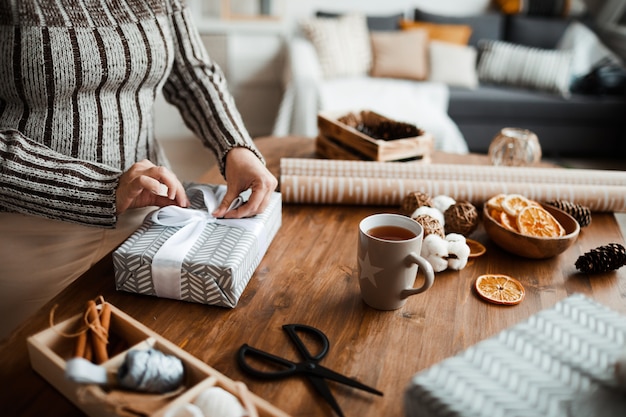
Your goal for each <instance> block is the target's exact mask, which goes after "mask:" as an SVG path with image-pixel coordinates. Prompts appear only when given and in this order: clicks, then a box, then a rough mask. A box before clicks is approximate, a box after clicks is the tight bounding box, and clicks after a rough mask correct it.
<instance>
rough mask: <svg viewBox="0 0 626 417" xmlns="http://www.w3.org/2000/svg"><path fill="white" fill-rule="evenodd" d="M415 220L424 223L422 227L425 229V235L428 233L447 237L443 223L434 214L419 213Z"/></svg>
mask: <svg viewBox="0 0 626 417" xmlns="http://www.w3.org/2000/svg"><path fill="white" fill-rule="evenodd" d="M413 220H415V221H416V222H418V223H419V224H421V225H422V228H423V229H424V237H426V236H428V235H438V236H440V237H441V238H445V237H446V235H445V233H444V230H443V225H442V224H441V222H440V221H439V220H437V219H435V218H434V217H433V216H429V215H428V214H418V215H417V216H416V217H414V218H413Z"/></svg>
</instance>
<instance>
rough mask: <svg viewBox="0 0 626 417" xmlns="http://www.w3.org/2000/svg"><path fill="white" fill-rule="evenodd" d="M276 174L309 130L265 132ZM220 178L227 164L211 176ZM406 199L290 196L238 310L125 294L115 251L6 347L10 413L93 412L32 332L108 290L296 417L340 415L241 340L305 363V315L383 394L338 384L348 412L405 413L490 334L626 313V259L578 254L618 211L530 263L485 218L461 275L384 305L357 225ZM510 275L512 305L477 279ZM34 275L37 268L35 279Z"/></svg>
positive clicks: (5, 394)
mask: <svg viewBox="0 0 626 417" xmlns="http://www.w3.org/2000/svg"><path fill="white" fill-rule="evenodd" d="M257 143H258V145H259V147H260V149H261V151H262V152H263V154H264V155H265V156H266V158H267V159H268V166H269V167H270V169H271V170H272V171H273V172H274V173H278V166H279V165H278V164H279V159H280V157H282V156H290V157H309V156H312V155H313V154H314V152H313V141H312V140H311V139H306V138H262V139H260V140H258V141H257ZM434 159H435V161H440V162H454V160H457V161H459V162H463V163H470V162H475V163H480V162H485V157H484V156H476V155H472V156H464V157H458V156H455V157H452V156H445V155H439V154H437V155H436V156H435V158H434ZM202 180H204V181H207V182H217V181H221V177H220V176H219V173H218V171H217V169H216V168H214V169H213V170H211V171H210V172H208V173H207V174H206V175H205V176H203V177H202ZM382 211H396V208H395V207H363V206H359V207H352V206H309V205H289V204H285V205H284V206H283V224H282V228H281V230H280V231H279V233H278V235H277V237H276V238H275V239H274V241H273V242H272V244H271V246H270V248H269V250H268V252H267V254H266V255H265V257H264V259H263V261H262V262H261V264H260V266H259V267H258V269H257V271H256V273H255V274H254V276H253V278H252V279H251V281H250V283H249V284H248V286H247V288H246V290H245V291H244V293H243V295H242V297H241V299H240V301H239V304H238V305H237V307H236V308H234V309H224V308H219V307H212V306H206V305H201V304H192V303H185V302H180V301H173V300H167V299H159V298H154V297H149V296H142V295H136V294H129V293H125V292H118V291H116V290H115V286H114V278H113V267H112V263H111V258H110V257H106V258H105V259H103V260H102V261H101V262H100V263H99V264H98V265H96V266H95V267H94V268H93V269H92V270H90V271H89V272H88V273H86V274H85V275H84V276H82V277H81V278H79V279H78V280H77V281H76V282H75V283H74V284H72V285H71V286H70V287H68V288H67V289H66V290H65V291H63V292H62V293H61V294H60V295H59V296H57V297H56V298H55V299H54V300H53V301H52V302H51V303H49V304H48V305H47V306H45V307H43V308H42V309H41V310H40V311H39V312H38V313H37V314H35V315H34V316H33V317H32V318H31V319H29V320H28V321H27V322H26V323H25V324H24V325H23V326H21V327H20V328H19V329H17V330H16V331H15V332H14V333H13V334H12V336H11V338H10V339H9V340H8V341H6V342H5V343H4V344H3V345H2V346H1V347H0V372H1V378H2V379H1V380H2V386H3V389H2V390H0V410H2V414H3V415H8V416H17V415H20V416H42V415H45V416H53V415H56V416H73V415H81V413H80V411H79V410H78V409H76V408H75V407H74V406H73V405H72V404H71V403H70V402H69V401H67V400H66V399H65V398H64V397H63V396H62V395H61V394H59V393H58V392H57V391H56V390H55V389H54V388H53V387H52V386H50V385H49V384H48V383H47V382H46V381H45V380H43V379H42V378H41V377H39V376H38V375H37V374H36V373H35V372H34V371H32V369H31V368H30V364H29V360H28V355H27V351H26V338H27V337H28V336H29V335H31V334H34V333H36V332H39V331H41V330H42V329H45V328H46V327H48V313H49V311H50V309H51V307H52V306H53V305H54V304H58V305H59V309H58V311H57V318H58V320H59V321H60V320H62V319H65V318H67V317H70V316H72V315H74V314H78V313H79V312H81V310H82V308H83V304H84V302H85V301H86V300H88V299H94V298H96V297H97V296H98V295H103V296H104V298H105V299H106V300H107V301H109V302H111V303H112V304H113V305H115V306H117V307H118V308H120V309H122V310H123V311H125V312H126V313H128V314H130V315H131V316H133V317H134V318H136V319H137V320H138V321H140V322H142V323H143V324H145V325H147V326H148V327H150V328H151V329H153V330H154V331H156V332H157V333H159V334H161V335H163V336H164V337H166V338H168V339H169V340H171V341H172V342H174V343H176V344H180V345H181V346H184V348H185V350H187V351H188V352H190V353H192V354H193V355H195V356H196V357H198V358H199V359H201V360H203V361H205V362H206V363H208V364H209V365H211V366H213V367H214V368H216V369H217V370H219V371H221V372H222V373H224V374H226V375H227V376H229V377H230V378H232V379H235V380H242V381H244V382H245V383H246V384H248V386H249V388H250V389H251V390H252V391H253V392H255V393H257V394H259V395H260V396H261V397H263V398H265V399H267V400H268V401H270V402H271V403H273V404H275V405H277V406H278V407H279V408H281V409H283V410H285V411H286V412H288V413H290V414H292V415H294V416H318V415H332V411H331V409H330V408H329V407H328V406H327V405H326V404H325V403H323V401H321V399H320V398H319V397H317V396H316V395H315V394H314V392H313V391H312V389H311V388H310V387H309V386H308V385H307V383H306V381H305V380H300V379H291V380H282V381H274V382H263V381H257V380H254V379H251V378H249V377H248V376H246V375H245V374H243V373H242V372H241V371H240V370H239V368H238V366H237V363H236V361H235V352H236V351H237V349H238V348H239V347H240V346H241V345H242V344H243V343H248V344H250V345H252V346H255V347H258V348H261V349H264V350H267V351H271V352H274V353H276V354H277V355H280V356H286V357H291V358H293V359H298V355H297V352H296V351H295V350H294V349H293V348H292V346H291V345H290V344H289V343H288V342H287V338H286V335H285V334H284V333H283V331H282V329H281V326H282V325H283V324H286V323H304V324H308V325H311V326H315V327H317V328H319V329H321V330H323V331H324V332H325V333H326V334H327V335H328V337H329V339H330V342H331V349H330V353H329V354H328V356H327V357H326V358H325V359H324V361H323V362H322V363H323V364H324V365H326V366H327V367H329V368H331V369H334V370H337V371H339V372H341V373H343V374H346V375H350V376H353V377H356V378H357V379H359V380H361V381H363V382H364V383H366V384H368V385H371V386H374V387H376V388H378V389H380V390H382V391H383V392H384V397H377V396H374V395H371V394H366V393H363V392H361V391H358V390H355V389H351V388H346V387H344V386H341V385H337V384H333V383H331V384H332V385H331V390H332V391H333V393H334V394H335V396H336V398H337V400H338V402H339V404H340V406H341V407H342V408H343V410H344V411H345V413H346V415H347V416H401V415H403V405H402V399H403V393H404V389H405V387H406V386H407V384H408V382H409V380H410V378H411V376H412V375H413V374H415V373H416V372H418V371H420V370H422V369H424V368H426V367H429V366H431V365H433V364H435V363H437V362H439V361H441V360H443V359H445V358H447V357H449V356H452V355H455V354H456V353H458V352H460V351H461V350H463V349H465V348H467V347H469V346H470V345H472V344H474V343H476V342H478V341H480V340H483V339H485V338H488V337H490V336H492V335H494V334H495V333H497V332H499V331H500V330H502V329H504V328H506V327H508V326H511V325H513V324H515V323H517V322H519V321H521V320H523V319H526V318H527V317H529V316H530V315H532V314H533V313H536V312H538V311H539V310H541V309H544V308H548V307H551V306H553V305H554V304H555V303H556V302H557V301H559V300H561V299H563V298H564V297H566V296H568V295H571V294H573V293H577V292H579V293H584V294H586V295H588V296H590V297H592V298H594V299H595V300H597V301H599V302H601V303H603V304H605V305H607V306H610V307H612V308H613V309H615V310H617V311H620V312H622V313H626V268H622V269H620V270H618V271H614V272H610V273H604V274H598V275H594V276H587V275H584V274H580V273H577V271H576V269H575V267H574V262H575V261H576V259H577V258H578V256H580V255H581V254H582V253H584V252H586V251H588V250H590V249H591V248H594V247H597V246H600V245H604V244H607V243H609V242H620V243H623V242H624V241H623V237H622V235H621V232H620V229H619V227H618V225H617V223H616V220H615V217H614V216H613V215H612V214H608V213H604V214H601V213H594V214H593V221H592V224H591V225H590V226H589V227H587V228H585V229H583V230H582V232H581V234H580V237H579V239H578V241H577V243H576V244H575V245H574V246H573V247H571V248H570V249H568V250H567V251H566V252H565V253H563V254H562V255H560V256H559V257H556V258H553V259H547V260H526V259H523V258H519V257H516V256H513V255H509V254H507V253H505V252H503V251H501V250H499V249H498V248H497V247H496V246H494V244H492V243H491V242H490V241H489V239H488V238H487V237H486V235H485V234H484V231H483V230H482V228H479V230H478V231H476V232H475V233H474V234H473V235H472V237H473V238H475V239H476V240H479V241H481V242H483V243H484V244H485V245H486V247H487V253H486V254H485V255H484V256H482V257H480V258H477V259H475V260H473V261H471V262H470V263H469V264H468V265H467V267H466V268H465V269H463V270H462V271H444V272H441V273H438V274H437V276H436V280H435V284H434V285H433V287H432V288H431V289H430V290H429V291H428V292H426V293H425V294H423V295H418V296H415V297H411V298H410V299H409V300H408V302H407V304H406V305H405V306H404V307H403V308H402V309H400V310H396V311H389V312H381V311H377V310H374V309H372V308H369V307H367V306H366V305H365V304H364V303H363V302H362V301H361V298H360V295H359V288H358V282H357V278H356V239H357V225H358V222H359V221H360V219H362V218H363V217H365V216H367V215H369V214H372V213H375V212H382ZM488 272H499V273H504V274H509V275H513V276H515V277H517V278H519V279H520V280H521V281H522V283H523V284H524V286H525V287H526V290H527V295H526V299H525V300H524V302H522V303H521V304H519V305H517V306H513V307H503V306H496V305H492V304H488V303H485V302H483V301H481V300H480V299H479V298H477V296H476V295H475V294H474V293H473V292H472V284H473V282H474V280H475V278H476V277H477V276H478V275H480V274H483V273H488ZM24 279H28V277H24Z"/></svg>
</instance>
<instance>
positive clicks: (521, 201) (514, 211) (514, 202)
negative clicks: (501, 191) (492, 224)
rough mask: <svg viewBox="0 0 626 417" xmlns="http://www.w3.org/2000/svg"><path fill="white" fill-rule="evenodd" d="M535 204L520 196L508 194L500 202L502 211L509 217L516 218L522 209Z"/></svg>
mask: <svg viewBox="0 0 626 417" xmlns="http://www.w3.org/2000/svg"><path fill="white" fill-rule="evenodd" d="M535 204H536V203H535V202H533V201H531V200H529V199H528V198H526V197H524V196H523V195H521V194H508V195H506V196H505V197H504V199H503V200H502V209H503V210H504V211H506V212H507V213H508V214H509V215H510V216H517V215H518V214H519V212H520V211H522V209H523V208H525V207H528V206H531V205H535Z"/></svg>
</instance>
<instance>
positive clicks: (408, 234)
mask: <svg viewBox="0 0 626 417" xmlns="http://www.w3.org/2000/svg"><path fill="white" fill-rule="evenodd" d="M367 234H368V235H370V236H372V237H375V238H377V239H382V240H409V239H413V238H415V237H416V236H417V235H416V234H415V233H413V232H412V231H410V230H408V229H405V228H404V227H399V226H377V227H372V228H371V229H370V230H368V231H367Z"/></svg>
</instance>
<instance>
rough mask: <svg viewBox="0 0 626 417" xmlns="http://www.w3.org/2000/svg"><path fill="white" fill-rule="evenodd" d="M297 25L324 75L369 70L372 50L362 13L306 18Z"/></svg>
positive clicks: (350, 73)
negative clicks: (310, 44) (307, 41)
mask: <svg viewBox="0 0 626 417" xmlns="http://www.w3.org/2000/svg"><path fill="white" fill-rule="evenodd" d="M301 28H302V31H303V32H304V34H305V35H306V36H307V38H308V39H309V40H310V41H311V43H313V46H314V47H315V50H316V52H317V56H318V59H319V61H320V67H321V69H322V74H323V75H324V76H325V77H326V78H332V77H341V76H351V75H366V74H367V73H368V72H369V69H370V67H371V64H372V49H371V45H370V38H369V31H368V29H367V21H366V18H365V16H364V15H359V14H348V15H344V16H340V17H337V18H312V19H306V20H304V21H302V22H301Z"/></svg>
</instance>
